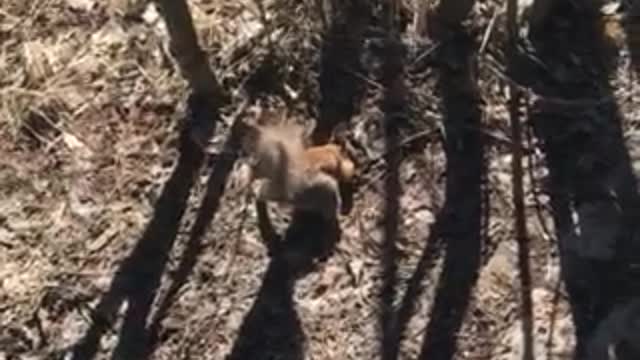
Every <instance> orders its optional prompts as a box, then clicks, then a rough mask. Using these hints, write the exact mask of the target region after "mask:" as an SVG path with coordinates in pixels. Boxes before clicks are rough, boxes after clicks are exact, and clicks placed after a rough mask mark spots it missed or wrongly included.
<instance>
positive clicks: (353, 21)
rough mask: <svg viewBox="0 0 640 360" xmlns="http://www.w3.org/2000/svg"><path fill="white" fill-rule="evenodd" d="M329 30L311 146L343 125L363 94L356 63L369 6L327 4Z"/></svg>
mask: <svg viewBox="0 0 640 360" xmlns="http://www.w3.org/2000/svg"><path fill="white" fill-rule="evenodd" d="M331 3H332V4H331V7H332V8H333V9H331V11H330V14H329V16H330V17H331V19H330V21H331V23H330V25H329V29H328V30H327V32H326V34H324V41H323V44H322V49H321V55H320V74H319V77H318V82H319V85H320V102H319V104H318V112H319V113H318V123H317V125H316V127H315V129H314V131H313V134H312V135H311V139H312V142H313V143H314V144H324V143H326V142H327V141H328V140H329V138H330V137H331V134H332V132H333V130H334V128H335V127H336V125H338V124H340V123H347V122H349V120H350V119H351V117H352V116H353V114H354V113H355V111H356V104H359V102H360V100H361V99H362V96H363V95H364V84H363V83H364V81H363V78H364V76H363V75H362V73H363V69H362V65H361V63H360V58H361V53H362V48H363V43H364V34H365V31H366V29H367V26H368V24H369V21H370V16H371V15H370V13H371V10H370V6H371V5H370V4H369V3H368V2H367V1H364V0H350V1H346V2H342V1H331Z"/></svg>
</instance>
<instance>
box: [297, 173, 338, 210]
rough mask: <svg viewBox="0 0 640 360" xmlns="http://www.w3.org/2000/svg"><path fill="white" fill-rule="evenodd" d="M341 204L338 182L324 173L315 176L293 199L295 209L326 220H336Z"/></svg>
mask: <svg viewBox="0 0 640 360" xmlns="http://www.w3.org/2000/svg"><path fill="white" fill-rule="evenodd" d="M341 203H342V200H341V197H340V191H339V188H338V182H337V181H336V179H334V178H333V177H332V176H330V175H327V174H324V173H319V174H317V175H316V176H315V178H314V179H313V181H312V182H311V184H309V185H308V186H307V187H305V189H304V190H303V191H301V192H300V193H299V194H297V195H296V197H295V207H296V208H297V209H299V210H302V211H308V212H314V213H318V214H320V215H322V216H323V218H325V219H327V220H331V219H335V218H337V215H338V213H339V211H340V208H341V206H342V205H341Z"/></svg>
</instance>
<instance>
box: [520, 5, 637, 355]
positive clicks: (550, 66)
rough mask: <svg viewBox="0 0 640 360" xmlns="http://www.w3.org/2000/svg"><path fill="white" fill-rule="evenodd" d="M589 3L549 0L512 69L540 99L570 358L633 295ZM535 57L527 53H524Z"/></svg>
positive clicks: (614, 117)
mask: <svg viewBox="0 0 640 360" xmlns="http://www.w3.org/2000/svg"><path fill="white" fill-rule="evenodd" d="M601 20H602V19H601V17H600V16H599V13H598V11H597V10H596V9H590V8H588V7H586V6H585V7H577V6H576V5H575V2H571V1H568V0H563V1H557V2H555V3H554V6H553V8H552V9H551V10H550V12H549V16H548V17H547V18H546V19H545V23H544V26H543V28H544V31H536V32H534V33H532V34H531V36H530V40H531V44H532V48H533V50H534V51H535V56H532V55H526V56H522V58H521V59H520V60H519V63H520V66H522V68H518V69H514V73H513V74H512V75H513V76H514V78H516V79H518V81H521V82H523V83H526V84H527V85H529V86H531V87H532V88H533V89H534V91H535V92H536V93H538V94H540V95H542V98H541V99H540V101H538V102H537V103H535V104H534V105H533V106H532V109H531V115H530V121H531V125H532V126H533V130H534V132H535V134H536V136H537V137H538V138H539V139H540V140H541V141H542V146H543V150H544V153H545V157H546V163H547V166H548V168H549V178H548V182H547V184H546V185H547V186H548V188H547V189H546V190H547V191H548V192H549V194H550V196H551V210H552V217H553V221H554V224H555V231H556V236H557V238H558V246H559V253H560V265H561V276H562V279H563V281H564V283H565V286H566V290H567V292H568V295H569V303H570V306H571V311H572V316H573V320H574V323H575V326H576V336H577V347H576V353H575V357H576V358H577V359H582V358H583V357H584V356H585V354H584V346H585V345H586V342H587V341H588V339H589V337H590V336H591V334H592V332H593V330H594V329H595V328H596V326H597V324H598V323H599V322H600V321H601V320H602V319H603V318H604V317H605V316H606V315H607V314H608V313H609V312H610V311H611V310H612V308H613V306H614V305H615V304H617V303H620V302H623V301H624V300H625V299H628V298H629V297H631V296H633V295H637V294H639V290H640V282H638V281H637V279H638V275H640V274H638V269H637V268H636V269H635V270H634V267H633V266H631V265H633V264H634V263H638V262H639V260H640V251H639V249H640V244H639V242H640V241H639V240H640V238H639V237H638V225H637V214H638V210H639V205H640V201H639V200H640V199H639V197H638V193H637V185H636V179H635V176H634V174H633V171H632V168H631V165H630V159H629V154H628V152H627V149H626V146H625V142H624V138H623V133H622V128H621V123H622V116H621V114H620V112H619V109H618V107H617V104H616V103H615V99H614V98H613V89H612V88H611V86H610V84H609V77H611V76H612V74H613V73H612V72H613V71H614V70H613V69H614V65H615V60H616V58H615V53H616V51H612V49H611V48H610V47H609V44H608V43H607V42H606V41H605V40H604V37H603V35H604V30H603V24H602V21H601ZM531 59H536V61H531Z"/></svg>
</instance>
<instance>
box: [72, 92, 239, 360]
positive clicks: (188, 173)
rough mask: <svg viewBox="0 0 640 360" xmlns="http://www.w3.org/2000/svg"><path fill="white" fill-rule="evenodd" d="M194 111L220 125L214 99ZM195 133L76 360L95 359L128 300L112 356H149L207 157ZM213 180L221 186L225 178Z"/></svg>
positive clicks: (194, 116)
mask: <svg viewBox="0 0 640 360" xmlns="http://www.w3.org/2000/svg"><path fill="white" fill-rule="evenodd" d="M189 111H190V114H189V117H190V121H189V123H190V124H191V123H199V122H203V121H212V120H211V119H214V120H213V121H214V125H215V123H217V121H216V120H217V119H218V118H219V113H218V110H217V109H216V108H215V107H214V106H213V105H211V104H210V101H209V100H208V99H205V98H202V97H201V96H198V95H197V94H192V96H191V97H190V98H189ZM190 132H191V129H190V127H185V129H184V130H183V131H182V132H181V136H180V140H179V141H180V142H179V152H180V155H179V158H178V162H177V165H176V167H175V168H174V171H173V173H172V174H171V176H170V178H169V179H168V180H167V182H166V183H165V186H164V188H163V190H162V193H161V195H160V197H159V199H158V201H157V202H156V205H155V210H154V214H153V217H152V218H151V221H150V222H149V224H148V225H147V227H146V229H145V231H144V233H143V235H142V237H141V238H140V240H139V241H138V242H137V243H136V245H135V247H134V249H133V251H132V252H131V254H130V255H129V256H128V257H127V258H126V259H125V260H124V261H123V264H122V265H121V266H120V267H119V268H118V270H117V271H116V274H115V276H114V278H113V280H112V282H111V286H110V288H109V290H108V291H107V292H106V293H105V294H104V295H103V296H102V298H101V299H100V301H99V303H98V305H97V306H96V308H95V310H94V311H93V313H92V315H91V326H90V328H89V329H88V330H87V332H86V333H85V334H84V336H83V338H82V339H81V340H80V341H79V342H78V343H77V344H76V345H75V346H74V348H73V350H72V359H82V360H86V359H91V358H93V357H94V356H95V355H96V353H97V352H98V350H99V343H100V340H101V338H102V336H103V335H104V334H105V332H107V331H113V325H114V322H115V319H116V314H117V312H118V310H119V308H120V307H121V305H122V304H123V303H125V302H126V303H127V309H126V312H125V316H124V322H123V326H122V328H121V330H120V334H119V342H118V344H117V345H116V349H115V350H114V353H113V356H112V357H113V358H117V359H120V358H127V359H142V358H144V357H145V356H146V352H147V346H148V341H149V338H148V332H147V331H146V322H147V317H148V315H149V313H150V311H151V306H152V303H153V301H154V299H155V296H156V293H157V290H158V287H159V286H160V280H161V277H162V274H163V273H164V271H165V268H166V266H167V261H168V259H169V253H170V251H171V249H172V247H173V245H174V243H175V240H176V237H177V233H178V228H179V225H180V221H181V219H182V216H183V214H184V212H185V209H186V207H187V202H188V198H189V195H190V192H191V188H192V186H193V183H194V181H195V179H196V178H197V177H196V175H197V172H198V171H199V169H200V167H201V166H202V163H203V160H204V154H203V152H202V150H201V148H200V147H199V146H198V145H197V144H195V143H194V142H193V140H192V137H191V134H190ZM212 177H216V178H223V179H224V178H226V174H223V173H218V174H216V173H214V174H212ZM211 182H212V183H219V182H220V180H218V181H213V180H212V181H211ZM209 199H210V201H212V202H216V203H217V200H216V201H214V199H211V197H209ZM213 211H215V210H213ZM211 216H212V214H211ZM192 245H193V244H192ZM188 253H189V251H187V254H188Z"/></svg>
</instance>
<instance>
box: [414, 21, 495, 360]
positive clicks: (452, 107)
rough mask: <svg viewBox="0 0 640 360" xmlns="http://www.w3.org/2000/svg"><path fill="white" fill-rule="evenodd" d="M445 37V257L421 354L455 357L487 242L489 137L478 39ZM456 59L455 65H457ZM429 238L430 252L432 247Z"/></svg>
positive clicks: (440, 233)
mask: <svg viewBox="0 0 640 360" xmlns="http://www.w3.org/2000/svg"><path fill="white" fill-rule="evenodd" d="M452 35H453V37H452V38H451V39H450V40H448V41H446V42H445V43H443V48H442V49H441V51H442V53H441V56H442V57H443V58H442V60H446V61H444V62H443V63H442V66H441V72H440V77H439V79H438V91H439V92H440V93H441V95H442V97H443V102H444V111H445V114H444V130H445V139H446V140H445V144H444V146H445V154H446V157H447V168H446V174H447V178H446V190H445V204H444V207H443V209H442V211H441V213H440V214H439V216H438V220H437V223H436V224H435V225H434V230H432V231H434V233H435V236H437V237H439V238H440V240H439V241H440V242H442V245H443V246H444V250H445V258H444V265H443V269H442V273H441V274H440V277H439V279H438V282H437V286H436V291H435V299H434V302H433V305H432V307H431V312H430V315H429V324H428V326H427V329H426V333H425V337H424V338H423V343H422V348H421V351H420V356H419V358H420V359H453V357H454V356H455V353H456V351H457V344H456V343H457V333H458V331H459V330H460V327H461V326H462V321H463V319H464V317H465V314H466V311H467V308H468V306H469V300H470V296H471V290H472V289H473V287H474V285H475V283H476V281H477V279H478V271H479V267H480V259H481V249H482V246H483V241H484V239H483V236H484V234H485V231H484V230H483V224H485V223H486V222H484V221H483V206H486V204H483V202H484V200H485V197H484V196H483V191H482V190H483V186H482V184H483V181H484V179H485V173H486V168H485V160H484V144H483V141H484V138H483V137H482V136H481V132H479V131H478V129H479V128H480V127H481V120H482V117H481V111H480V108H479V105H480V97H479V93H478V90H477V83H476V77H475V62H474V59H475V57H476V56H475V52H476V50H477V49H476V45H475V44H474V41H473V39H472V37H471V36H470V35H468V34H466V33H465V32H464V31H463V30H462V29H457V30H455V31H454V32H453V34H452ZM452 65H456V66H452ZM431 246H433V247H436V246H438V242H437V241H434V244H433V245H431V244H426V249H425V256H426V257H428V256H429V253H428V250H429V247H431Z"/></svg>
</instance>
